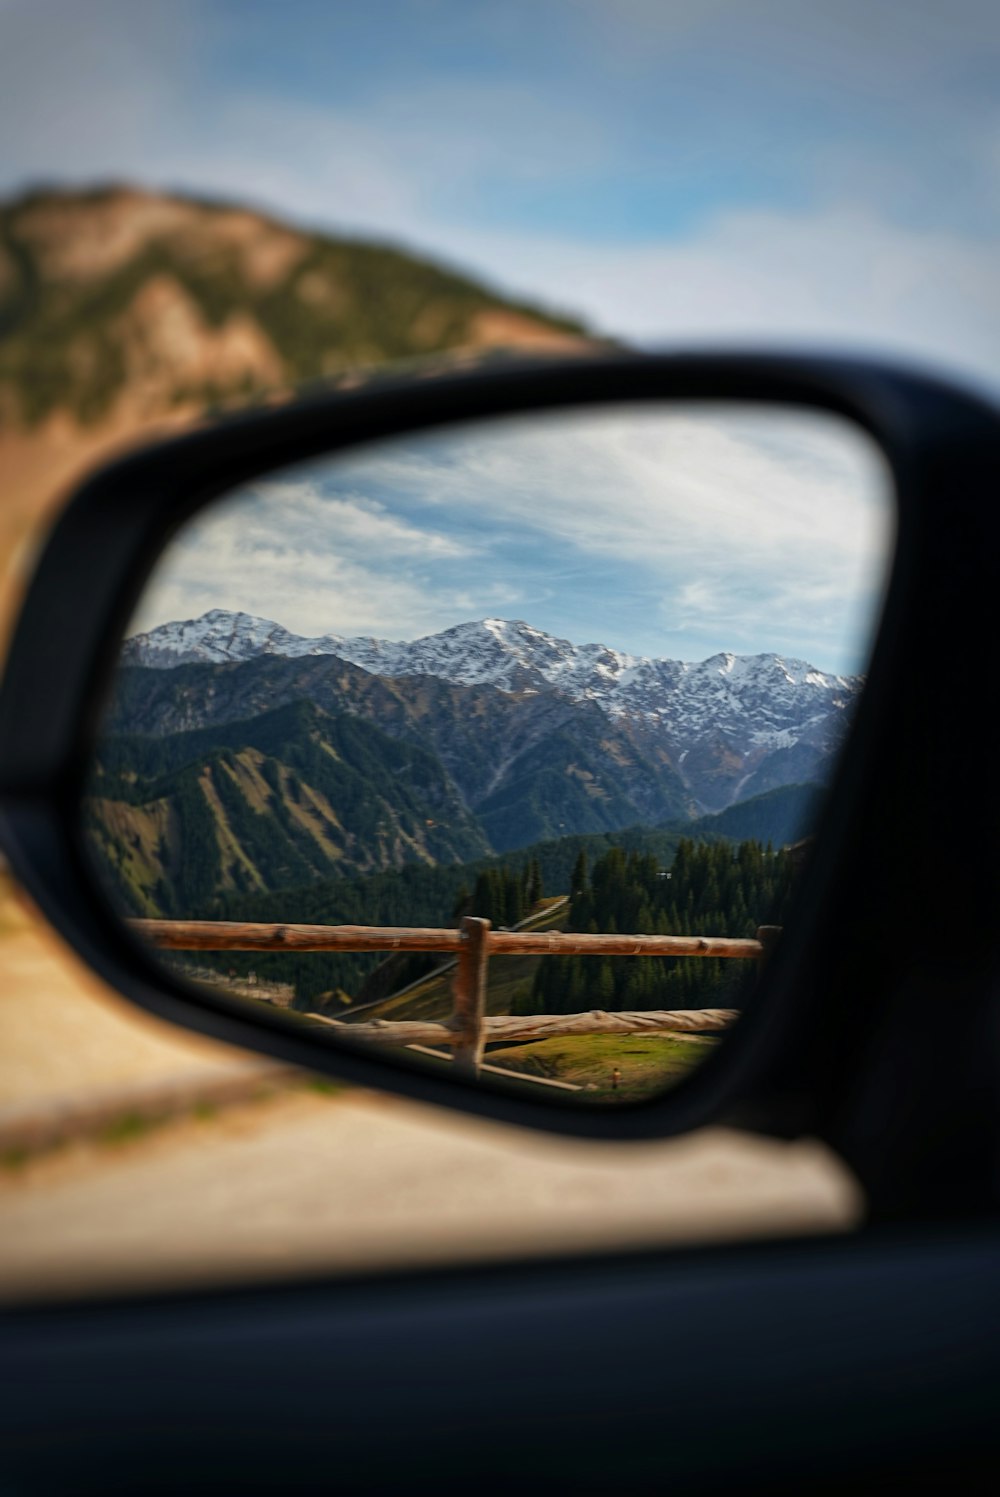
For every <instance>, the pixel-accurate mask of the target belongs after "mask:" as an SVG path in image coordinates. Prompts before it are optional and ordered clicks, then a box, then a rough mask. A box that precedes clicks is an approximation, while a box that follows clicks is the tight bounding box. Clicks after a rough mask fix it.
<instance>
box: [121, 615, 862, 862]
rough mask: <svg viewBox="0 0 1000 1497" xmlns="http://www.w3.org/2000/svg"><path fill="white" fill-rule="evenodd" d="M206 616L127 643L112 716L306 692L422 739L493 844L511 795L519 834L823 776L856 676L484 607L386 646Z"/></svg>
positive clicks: (696, 806) (718, 803) (699, 804)
mask: <svg viewBox="0 0 1000 1497" xmlns="http://www.w3.org/2000/svg"><path fill="white" fill-rule="evenodd" d="M205 618H207V623H205V620H204V619H203V620H202V621H200V623H199V621H184V622H182V623H180V624H172V625H166V626H160V627H159V628H158V629H155V630H152V631H149V633H148V634H146V635H137V636H134V637H133V638H132V639H131V640H129V641H128V642H127V643H126V646H125V648H124V651H123V656H122V663H123V666H124V667H125V669H124V670H123V671H122V673H121V677H120V691H119V694H118V698H117V701H116V706H115V708H114V726H113V730H114V731H125V732H135V731H141V732H146V733H149V732H152V733H171V732H178V731H185V730H187V729H190V728H194V727H201V726H206V725H208V724H211V723H218V722H223V721H225V720H226V719H227V718H246V717H250V716H253V715H254V714H256V713H259V712H262V711H265V710H267V709H268V708H269V707H273V706H276V705H279V704H280V703H287V702H289V701H292V700H295V699H297V698H303V699H308V700H311V701H315V702H316V703H318V704H319V705H321V706H322V707H323V708H324V709H325V710H327V711H336V712H348V713H353V714H356V715H358V716H362V717H365V718H367V719H368V720H370V721H372V722H374V723H376V724H377V725H378V726H379V728H380V729H381V730H382V731H384V732H388V733H390V734H392V735H396V736H400V737H409V738H411V739H412V740H414V741H420V742H421V743H426V744H427V745H428V746H429V747H430V748H431V749H432V750H433V752H434V753H435V754H437V755H438V757H439V758H440V760H441V762H442V763H443V764H444V766H445V768H446V770H447V772H448V773H449V774H450V775H451V776H452V778H453V779H454V781H455V783H456V785H458V787H459V789H460V792H461V794H462V795H463V797H464V799H465V803H466V804H467V805H468V806H469V807H470V808H475V811H476V814H477V815H478V816H480V818H483V817H485V818H486V825H487V830H488V835H489V836H490V838H491V841H493V843H494V845H497V846H509V845H517V844H516V843H514V844H512V843H510V842H508V841H506V836H507V833H505V832H504V831H503V829H502V825H501V824H502V822H503V819H504V815H505V808H506V809H507V810H509V808H510V806H511V804H512V799H513V800H516V801H517V802H518V805H519V807H520V815H519V817H517V818H514V819H515V821H516V822H517V825H518V831H517V837H518V839H519V840H521V839H524V840H533V839H536V838H539V837H542V836H544V835H547V834H549V832H550V831H552V832H554V831H555V829H557V828H558V826H559V825H560V824H561V823H562V821H563V820H565V821H566V823H567V826H568V825H569V824H570V823H571V821H572V820H573V819H574V818H575V817H578V816H579V815H580V814H582V809H581V808H582V807H583V805H584V803H585V804H586V805H587V806H588V807H589V810H588V812H587V818H588V819H590V818H591V817H592V816H595V815H597V816H599V817H600V820H599V821H598V822H597V823H595V824H593V825H592V826H588V827H586V829H587V830H598V829H599V827H600V826H602V825H605V826H606V825H613V824H617V825H624V824H626V821H627V820H629V819H632V820H636V819H638V820H641V821H646V822H647V823H649V822H655V821H662V820H664V819H665V818H667V817H669V816H671V815H692V814H697V813H699V812H713V811H721V810H723V809H725V808H726V807H727V806H728V805H731V804H732V803H733V802H734V801H736V800H739V799H745V798H747V797H748V796H751V795H754V794H757V793H760V792H763V791H767V790H771V789H774V788H776V787H778V786H781V785H783V784H789V783H793V782H802V781H808V780H820V781H822V780H824V779H825V778H827V776H828V772H829V769H830V765H831V763H832V756H833V754H834V752H835V751H836V749H837V748H838V746H839V744H840V742H841V741H842V739H843V736H844V733H845V731H846V727H847V723H848V721H849V718H850V714H851V710H852V709H853V706H854V703H855V701H856V699H857V696H858V693H859V692H860V689H861V684H862V683H861V680H860V678H849V677H839V676H832V675H828V674H826V673H823V672H819V671H815V670H814V669H813V668H812V667H810V666H809V665H808V664H807V663H806V662H801V661H787V660H785V659H783V658H782V657H780V656H777V655H758V656H744V657H741V656H736V655H731V654H721V655H715V656H711V657H709V659H708V660H707V661H702V662H696V663H694V664H686V663H684V662H679V661H669V660H665V661H655V660H649V659H645V658H643V657H638V656H630V655H626V654H625V653H624V652H617V651H612V650H610V649H609V648H608V647H606V646H603V645H590V646H583V647H577V646H573V645H571V644H570V643H569V642H568V641H565V640H557V639H555V638H554V637H553V636H550V635H546V634H544V633H543V632H542V631H541V630H536V629H533V628H532V627H531V626H529V625H524V624H514V625H511V624H509V623H508V622H507V621H504V620H496V619H493V620H487V621H485V622H480V623H479V624H473V625H459V626H456V627H455V628H454V629H452V630H445V631H443V632H442V633H441V634H439V635H432V636H427V637H426V638H425V639H422V640H416V641H412V642H410V643H409V644H395V643H392V642H382V641H378V640H374V639H372V638H362V639H360V640H357V641H349V640H345V639H343V638H342V637H340V636H331V635H327V636H320V637H318V638H317V639H309V638H306V637H304V636H296V635H291V634H290V632H289V631H285V630H283V629H281V627H280V626H278V625H275V624H274V623H273V622H271V621H268V620H263V621H262V620H256V619H254V618H253V617H252V616H250V615H242V616H241V615H238V614H232V613H228V612H227V611H225V610H214V611H212V612H211V613H210V614H209V615H207V616H205ZM202 626H203V627H202ZM442 641H444V645H442ZM470 645H471V646H475V648H470ZM286 651H287V653H286ZM335 652H336V653H335ZM206 655H207V656H208V658H207V659H206V658H204V657H205V656H206ZM352 657H353V658H352ZM172 662H176V664H174V665H173V667H172V668H170V666H171V663H172ZM362 662H363V663H362ZM567 797H568V798H567ZM626 802H627V805H626ZM562 806H565V807H566V815H565V816H564V815H562V814H560V811H559V808H560V807H562ZM574 807H575V809H573V808H574ZM529 808H533V809H531V810H530V811H529ZM525 817H526V819H525ZM605 818H608V819H605ZM619 818H624V819H619ZM577 829H579V830H582V829H584V828H583V827H578V828H577ZM498 835H499V836H502V837H503V839H504V840H502V841H499V842H498V841H497V837H498Z"/></svg>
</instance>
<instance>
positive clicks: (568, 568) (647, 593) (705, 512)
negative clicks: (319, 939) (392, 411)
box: [130, 405, 892, 674]
mask: <svg viewBox="0 0 1000 1497" xmlns="http://www.w3.org/2000/svg"><path fill="white" fill-rule="evenodd" d="M891 542H892V503H891V498H890V483H889V478H888V475H887V472H886V470H885V467H884V463H883V461H882V458H881V455H880V454H879V453H878V450H877V449H876V448H875V446H874V444H873V443H871V442H870V440H869V439H868V438H867V437H865V436H864V435H863V434H861V433H860V432H857V431H855V429H854V428H853V427H851V426H849V425H848V424H847V423H843V422H841V421H839V420H838V419H835V418H833V417H824V416H819V415H807V414H805V413H801V412H788V413H784V412H774V411H760V410H757V411H754V410H752V409H749V408H747V409H744V410H736V411H727V412H725V413H723V412H722V411H721V410H720V409H719V408H718V407H704V406H696V405H692V406H688V407H683V408H672V409H671V411H670V412H669V413H664V412H662V411H660V410H657V409H655V408H646V409H645V410H641V409H636V408H629V407H613V408H611V409H609V410H607V411H603V412H600V413H596V412H592V411H591V412H587V413H578V414H576V415H569V414H566V413H563V414H558V415H550V416H545V417H535V418H532V419H526V418H522V419H520V420H512V421H507V422H496V423H493V424H492V425H490V426H488V427H487V426H478V427H477V426H471V427H468V428H457V429H456V430H455V431H454V432H451V433H445V434H440V433H439V434H434V435H433V436H428V437H424V438H409V439H406V440H402V439H400V440H398V441H396V442H393V443H386V444H384V445H383V446H381V447H379V448H377V449H372V450H371V451H369V452H367V453H366V452H360V453H359V454H357V455H356V456H355V457H344V458H340V459H331V460H328V461H326V462H319V463H315V464H312V465H310V466H309V467H307V468H305V469H302V470H297V471H293V472H289V473H285V474H278V475H275V476H274V477H273V478H271V479H269V480H266V481H262V482H258V483H255V484H253V485H252V486H251V487H250V489H249V491H244V492H242V493H240V494H237V495H234V496H233V497H232V498H230V499H229V500H227V501H224V502H222V503H220V504H218V505H217V506H216V507H215V508H213V509H212V510H210V511H208V512H207V513H206V515H205V516H204V517H203V518H200V519H199V520H198V521H197V522H195V523H194V524H192V525H191V526H189V527H188V528H187V529H186V530H184V531H182V532H181V533H180V535H179V537H178V538H177V540H176V541H175V542H174V544H173V545H172V547H171V549H170V550H169V551H168V552H167V553H166V555H165V556H164V558H163V559H162V561H161V563H160V566H159V569H158V571H157V573H156V575H155V577H154V579H153V582H152V585H151V587H150V588H149V589H148V590H147V594H146V597H145V599H144V601H143V604H142V607H141V610H140V613H139V615H138V617H137V618H136V619H135V620H134V624H133V628H132V630H130V632H139V631H141V630H145V629H148V628H150V627H153V626H155V625H157V624H160V623H166V622H168V621H169V620H172V619H190V618H197V617H199V616H200V615H201V614H203V613H206V612H208V610H209V609H212V608H225V609H229V610H231V611H233V612H245V613H250V614H254V615H257V616H261V617H264V618H268V619H272V620H275V621H277V622H278V623H281V624H283V625H284V626H285V627H286V628H290V629H292V630H293V631H294V632H296V633H299V634H303V635H306V636H307V637H310V638H316V637H319V636H323V635H326V634H331V633H332V634H338V635H347V636H352V635H374V636H376V637H378V638H383V639H386V638H388V639H412V638H417V637H420V636H422V635H425V634H432V633H437V632H438V631H440V630H442V629H446V628H450V627H451V626H452V625H454V624H458V623H463V622H466V621H468V620H470V619H481V618H484V617H497V616H499V617H501V618H508V619H523V620H524V621H525V622H527V623H529V624H531V625H533V626H534V627H536V628H541V629H543V630H545V631H546V632H547V633H549V634H553V635H555V636H557V637H559V638H565V639H570V640H572V641H573V642H574V643H577V644H584V643H601V644H606V645H610V646H612V647H613V648H616V649H620V650H625V651H627V652H629V653H631V654H635V655H650V656H653V657H657V658H663V657H667V658H671V659H682V660H702V659H705V658H707V657H708V656H709V655H713V654H716V653H718V652H721V651H732V652H733V653H736V654H753V653H758V652H760V651H765V650H767V651H771V650H773V651H776V652H777V653H780V654H782V655H784V656H786V657H791V658H793V659H798V660H806V661H808V662H809V663H810V664H812V665H815V666H818V667H819V668H820V669H824V670H830V671H834V672H837V673H840V674H849V673H853V672H855V671H859V670H863V669H864V667H865V664H866V653H867V646H868V643H869V640H870V637H871V633H872V630H873V626H874V623H875V621H876V618H877V610H878V606H879V603H880V601H881V594H882V584H883V581H884V576H885V570H886V568H885V562H886V558H887V556H888V555H889V553H890V551H891Z"/></svg>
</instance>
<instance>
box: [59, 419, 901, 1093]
mask: <svg viewBox="0 0 1000 1497" xmlns="http://www.w3.org/2000/svg"><path fill="white" fill-rule="evenodd" d="M892 519H893V514H892V496H891V486H890V480H889V477H888V473H887V470H886V467H885V463H884V460H883V458H882V456H881V453H880V452H879V451H878V449H877V448H876V447H875V446H874V444H873V443H872V442H871V441H870V440H869V439H868V438H867V437H866V436H865V435H864V434H863V433H862V432H860V431H859V430H857V429H855V428H854V427H852V426H850V425H849V424H847V423H846V422H843V421H841V420H840V419H839V418H833V417H831V416H827V415H822V414H819V413H812V412H805V411H800V410H777V409H773V408H766V407H760V408H756V407H743V406H740V407H728V406H722V405H711V406H709V405H701V404H689V403H686V404H683V405H674V406H657V407H617V406H616V407H608V408H606V409H602V410H600V411H596V412H595V411H594V410H587V411H583V412H557V413H548V414H545V415H537V416H531V417H522V418H518V419H504V420H497V421H493V422H490V423H482V424H479V425H476V426H467V427H461V428H454V429H451V430H446V431H444V432H441V431H435V432H433V433H430V434H421V435H417V436H413V437H407V438H397V439H394V440H392V441H386V442H384V443H382V444H379V445H376V446H372V447H368V448H366V449H363V450H360V449H359V450H358V451H356V452H354V453H352V454H348V455H344V456H334V457H330V458H327V459H324V460H319V461H315V462H313V463H310V464H309V465H308V466H306V467H302V468H299V469H296V470H294V471H287V472H281V473H275V474H271V475H269V476H268V477H266V478H262V479H260V480H259V481H257V482H254V483H251V484H249V485H248V486H247V487H246V488H244V489H241V490H240V491H238V492H234V493H232V494H231V495H228V496H226V497H225V498H224V499H222V500H220V501H219V502H217V503H215V504H214V505H213V506H212V507H211V508H209V509H207V510H205V511H203V512H202V513H201V514H200V515H199V516H198V517H197V518H196V519H194V520H192V521H191V522H190V523H189V524H188V525H187V526H186V527H185V528H184V529H182V530H181V531H180V533H179V534H178V535H177V536H176V537H175V538H174V540H173V541H172V543H171V545H170V547H169V549H168V550H167V551H166V552H165V553H164V554H163V556H162V557H161V559H160V561H159V564H158V566H157V568H156V570H155V572H154V573H153V575H152V576H151V577H150V579H149V583H148V586H147V588H146V590H145V592H144V594H143V597H142V599H141V602H140V605H139V607H138V609H137V611H136V614H135V616H134V618H133V620H132V623H131V625H130V628H129V630H128V634H127V638H126V639H125V641H124V643H123V647H122V651H121V656H120V665H119V669H118V672H117V676H116V679H115V681H114V683H113V687H112V691H111V694H110V698H109V702H108V707H107V711H106V714H105V718H104V722H103V728H102V733H101V736H100V739H99V741H98V744H97V747H96V751H95V758H94V763H93V765H92V772H91V777H90V793H89V796H88V799H87V803H86V806H85V813H84V814H85V825H86V832H87V838H88V843H89V846H90V849H91V851H92V856H93V860H94V863H95V865H96V867H97V869H98V872H99V874H100V876H101V879H102V881H103V883H104V884H105V886H106V888H107V890H108V891H109V894H110V897H111V899H112V901H113V902H114V904H115V906H116V908H117V910H118V911H119V912H120V913H121V914H122V915H123V916H125V917H127V918H128V919H130V920H131V921H134V922H139V923H138V925H137V927H136V928H138V929H139V930H140V931H141V932H142V934H143V935H144V937H145V938H146V939H148V940H149V941H151V942H152V943H153V944H154V945H155V946H156V948H157V951H158V952H159V953H160V956H161V959H162V960H163V961H164V962H166V963H169V964H170V965H171V966H173V967H174V968H175V969H176V970H178V971H180V972H181V973H182V974H183V975H184V976H185V978H187V979H188V980H189V981H190V982H191V983H194V984H195V985H197V986H199V987H200V988H201V989H202V990H208V991H214V992H220V991H223V992H225V993H227V994H228V995H236V996H238V997H242V998H243V999H245V1000H246V1001H247V1002H249V1003H253V1004H268V1005H270V1006H272V1007H274V1008H279V1009H283V1010H286V1011H288V1016H289V1022H290V1023H297V1024H300V1025H301V1024H305V1025H308V1026H309V1027H310V1028H311V1030H312V1031H313V1032H315V1034H316V1035H317V1038H319V1037H336V1038H338V1039H339V1038H340V1037H342V1036H344V1035H347V1036H348V1037H350V1038H352V1039H354V1040H357V1041H359V1042H360V1041H364V1042H368V1043H371V1044H373V1045H377V1046H380V1047H383V1048H384V1047H389V1048H391V1049H392V1050H393V1051H395V1052H396V1053H405V1054H407V1055H408V1056H411V1057H413V1058H414V1063H419V1064H423V1065H428V1066H434V1067H436V1068H437V1069H439V1070H441V1071H442V1072H443V1071H444V1070H445V1069H446V1068H450V1070H449V1073H451V1074H454V1073H459V1072H460V1073H462V1074H464V1075H466V1076H472V1075H478V1076H479V1077H480V1078H481V1079H482V1081H483V1082H484V1083H489V1084H492V1085H498V1086H500V1085H503V1086H516V1087H517V1088H518V1089H520V1090H525V1089H527V1090H529V1091H530V1092H531V1093H532V1095H537V1096H542V1097H547V1098H551V1099H552V1100H562V1101H570V1102H576V1103H580V1104H601V1105H607V1104H611V1105H617V1104H620V1103H623V1102H632V1101H638V1100H642V1099H644V1098H646V1097H649V1096H651V1095H653V1094H655V1093H657V1092H659V1091H660V1090H662V1089H663V1088H664V1087H666V1086H668V1085H670V1084H673V1083H675V1082H676V1081H677V1080H679V1079H680V1078H682V1077H684V1076H685V1075H687V1074H688V1073H689V1072H690V1071H691V1070H692V1068H693V1067H695V1066H697V1065H698V1064H699V1063H700V1062H702V1061H703V1060H704V1059H705V1058H706V1057H707V1056H708V1055H710V1054H711V1053H712V1051H713V1049H714V1048H715V1047H716V1046H718V1045H719V1044H721V1043H725V1040H726V1037H727V1035H728V1034H729V1033H730V1032H732V1030H733V1026H734V1025H735V1024H737V1022H738V1018H739V1014H740V1011H741V1010H742V1008H743V1007H744V1005H745V1004H746V1002H747V1000H748V997H749V995H750V992H751V990H752V987H753V984H754V982H755V981H756V979H757V976H758V973H759V970H760V967H761V964H762V960H763V958H764V956H765V955H766V950H767V947H768V946H769V945H770V944H771V943H773V942H774V941H775V940H778V939H780V932H781V928H782V927H783V925H784V922H785V919H786V912H787V909H788V906H789V900H790V896H791V892H792V889H793V887H794V883H795V880H796V877H797V876H798V874H799V872H800V870H801V868H802V866H803V864H804V863H805V862H806V861H807V859H808V849H809V841H810V837H811V834H812V829H813V827H814V825H815V823H816V818H817V815H818V813H819V810H820V807H821V804H822V799H823V792H824V788H825V787H826V786H827V785H828V783H829V781H830V776H831V772H832V769H833V765H834V762H835V759H836V755H837V751H838V749H839V747H840V745H841V743H842V742H843V739H844V736H845V732H846V729H847V727H848V725H849V723H850V720H851V715H852V712H853V709H854V706H855V704H856V701H857V699H858V695H859V692H860V690H861V687H862V683H863V673H864V670H865V666H866V663H867V656H868V652H869V649H870V646H871V641H872V638H873V634H874V630H875V625H876V621H877V614H878V608H879V603H880V600H881V595H882V590H883V585H884V580H885V575H886V572H887V566H888V559H889V556H890V552H891V544H892Z"/></svg>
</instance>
